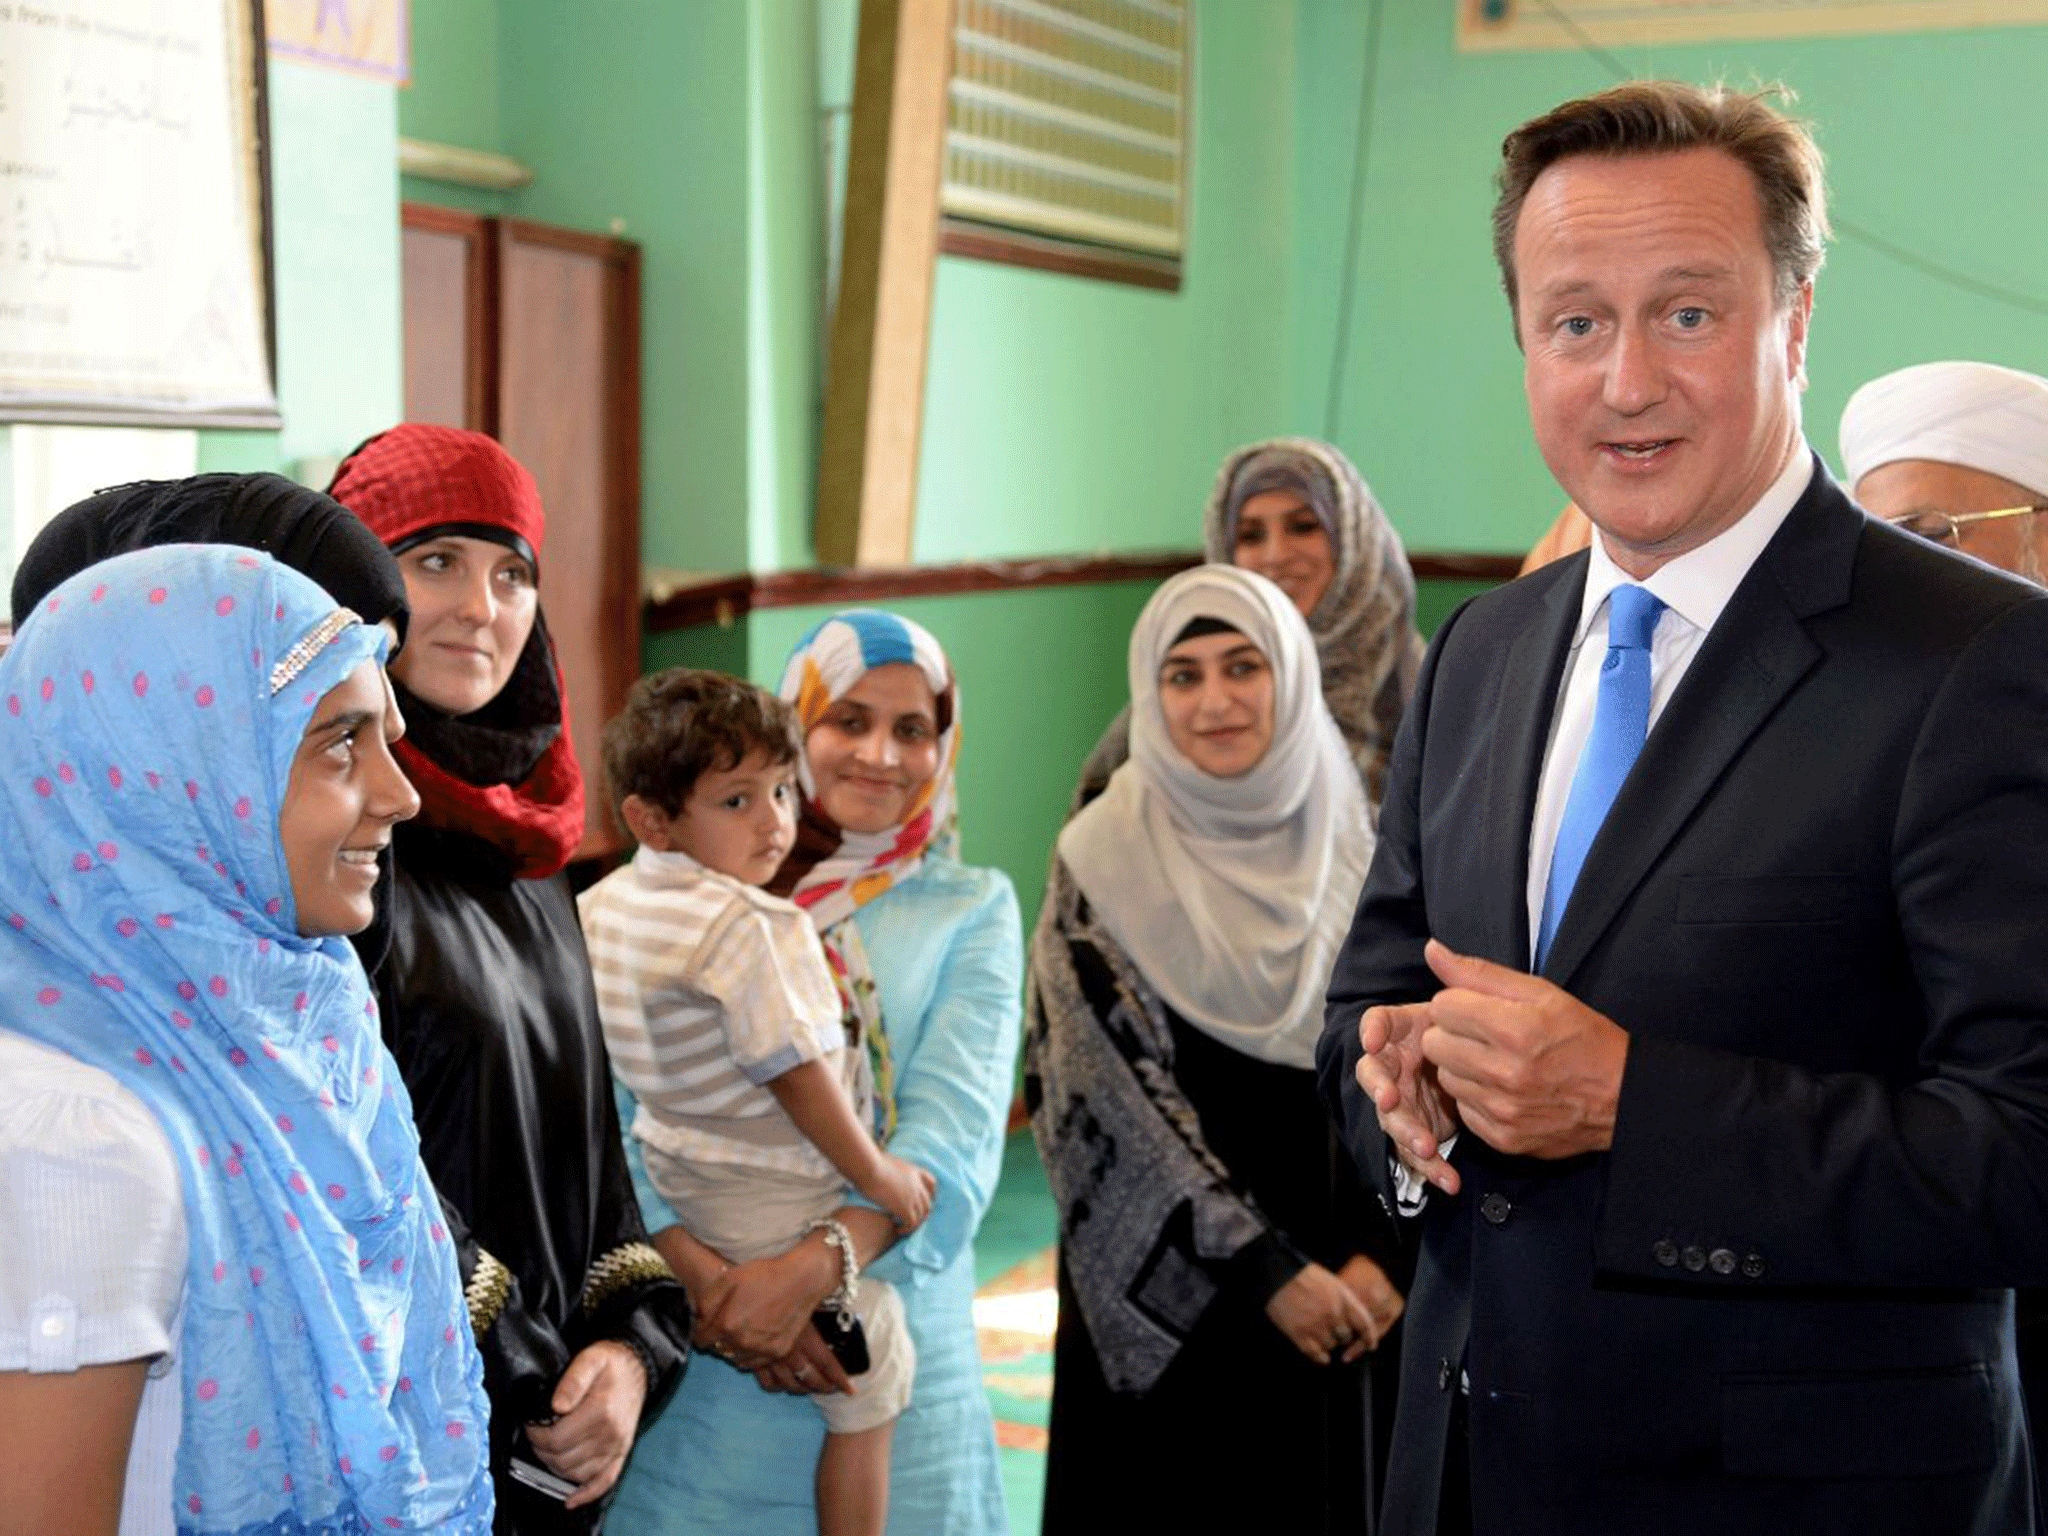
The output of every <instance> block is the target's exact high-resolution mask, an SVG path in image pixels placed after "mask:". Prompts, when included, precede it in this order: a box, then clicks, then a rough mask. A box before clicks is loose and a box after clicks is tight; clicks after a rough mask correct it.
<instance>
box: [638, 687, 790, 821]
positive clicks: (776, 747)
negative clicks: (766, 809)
mask: <svg viewBox="0 0 2048 1536" xmlns="http://www.w3.org/2000/svg"><path fill="white" fill-rule="evenodd" d="M603 741H604V771H605V777H606V778H607V779H609V780H610V781H611V791H612V804H613V806H614V807H617V806H619V805H622V804H623V803H624V802H625V799H626V797H627V796H628V795H638V796H639V797H640V798H641V799H643V800H646V801H648V802H649V803H651V804H653V805H655V806H657V807H659V808H660V810H661V812H662V814H664V815H667V816H674V815H677V814H679V813H680V812H681V811H682V809H683V802H684V801H686V800H688V799H689V798H690V791H691V790H692V789H694V788H695V787H696V785H697V781H698V780H699V779H701V778H702V777H704V775H705V774H707V773H723V772H725V771H726V770H728V769H731V768H737V767H738V766H739V765H740V763H741V762H742V761H743V760H744V759H745V758H746V756H747V754H748V753H749V752H752V751H754V750H756V749H757V748H758V749H759V750H761V751H763V752H766V753H767V754H768V758H769V761H770V762H774V763H793V762H795V761H796V759H797V752H798V750H799V742H800V738H799V736H798V734H797V727H796V711H794V710H792V709H791V708H790V707H789V706H788V705H787V704H785V703H783V702H782V700H780V699H778V698H777V697H775V695H774V694H772V693H769V692H768V691H767V690H766V689H764V688H757V687H755V686H754V685H753V684H752V683H750V682H748V681H746V679H744V678H739V677H728V676H727V675H726V674H725V673H723V672H706V671H703V670H702V669H700V668H697V667H670V668H669V669H668V670H667V671H666V672H656V673H654V674H652V675H651V676H648V677H643V678H641V679H640V681H638V682H637V683H635V684H634V685H633V688H632V691H631V692H630V693H628V694H627V695H626V707H625V708H624V709H622V710H620V711H619V713H618V714H617V715H615V716H613V717H612V718H611V719H610V720H609V721H607V722H606V723H605V728H604V738H603Z"/></svg>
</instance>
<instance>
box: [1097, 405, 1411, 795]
mask: <svg viewBox="0 0 2048 1536" xmlns="http://www.w3.org/2000/svg"><path fill="white" fill-rule="evenodd" d="M1202 544H1203V551H1204V557H1205V558H1207V559H1209V560H1212V561H1215V562H1217V563H1218V564H1224V565H1235V566H1241V567H1242V568H1244V569H1245V570H1249V571H1257V572H1258V573H1259V574H1260V575H1261V576H1265V577H1267V578H1269V579H1270V580H1272V581H1273V582H1274V583H1275V584H1276V585H1277V586H1278V587H1279V588H1280V590H1281V591H1282V592H1284V593H1285V594H1286V595H1287V598H1288V600H1289V601H1290V602H1291V603H1292V604H1293V605H1294V607H1295V608H1296V609H1297V610H1298V611H1299V612H1300V614H1301V616H1302V617H1303V618H1304V619H1305V620H1307V622H1308V632H1309V634H1310V636H1311V637H1312V640H1313V644H1314V648H1315V655H1316V657H1317V659H1318V660H1319V661H1320V662H1321V664H1322V689H1323V700H1324V702H1325V703H1327V704H1328V705H1329V706H1330V715H1331V717H1332V718H1333V719H1334V720H1335V721H1336V722H1337V729H1338V730H1339V731H1340V732H1342V733H1343V738H1344V745H1345V748H1346V750H1347V751H1348V752H1349V754H1350V757H1351V760H1352V763H1353V764H1354V766H1355V767H1356V768H1357V771H1358V778H1359V782H1360V783H1362V784H1363V785H1364V786H1365V793H1366V798H1367V801H1368V803H1369V804H1370V806H1371V808H1372V811H1373V812H1374V813H1376V812H1377V811H1378V809H1379V797H1380V793H1381V791H1382V790H1383V789H1384V788H1385V787H1386V781H1387V759H1388V757H1389V755H1390V754H1391V753H1392V752H1393V749H1394V731H1395V728H1396V727H1398V726H1399V725H1400V723H1401V711H1402V710H1403V709H1405V708H1406V707H1407V704H1408V695H1409V694H1410V693H1411V692H1413V691H1414V688H1415V670H1416V668H1417V667H1418V666H1419V665H1420V664H1421V662H1422V636H1421V635H1419V634H1417V633H1416V630H1415V577H1414V575H1413V573H1412V572H1411V571H1410V570H1409V568H1408V554H1407V551H1406V550H1404V549H1403V548H1402V547H1401V536H1400V535H1399V534H1398V533H1396V532H1394V525H1393V523H1392V522H1391V521H1389V520H1388V518H1387V514H1386V512H1385V511H1384V510H1382V508H1381V507H1380V504H1379V502H1378V501H1377V500H1375V499H1374V497H1373V494H1372V491H1371V489H1370V488H1369V487H1368V486H1367V485H1366V483H1365V480H1364V478H1363V477H1362V476H1361V475H1360V474H1359V473H1358V468H1357V466H1356V465H1354V464H1353V463H1352V462H1351V461H1350V460H1349V459H1348V458H1346V457H1345V456H1344V455H1343V453H1342V452H1341V451H1339V450H1338V449H1337V448H1336V447H1335V446H1334V445H1332V444H1330V443H1325V442H1319V441H1317V440H1316V439H1314V438H1309V437H1274V438H1268V439H1266V440H1265V441H1263V442H1257V443H1248V444H1247V445H1245V446H1244V447H1242V448H1239V449H1237V450H1236V451H1234V452H1233V453H1231V454H1230V456H1229V457H1228V458H1226V459H1224V461H1223V467H1222V468H1221V469H1219V470H1218V471H1217V472H1216V484H1215V488H1214V489H1213V490H1212V491H1211V492H1210V493H1209V503H1208V506H1207V507H1206V508H1205V509H1204V511H1203V514H1202ZM1129 753H1130V714H1129V711H1126V712H1125V713H1123V714H1121V715H1118V716H1117V717H1116V718H1115V719H1114V720H1112V721H1111V722H1110V723H1109V726H1108V728H1107V729H1106V730H1104V732H1103V733H1102V738H1101V740H1099V741H1097V742H1096V744H1095V746H1094V748H1093V749H1092V750H1091V751H1090V752H1089V754H1088V756H1087V759H1086V760H1085V761H1084V762H1083V763H1082V764H1081V782H1080V783H1079V785H1077V786H1076V788H1075V791H1074V806H1075V807H1076V808H1078V807H1080V806H1081V805H1083V804H1085V803H1086V802H1088V801H1090V800H1093V799H1094V798H1095V797H1096V796H1097V795H1099V794H1101V793H1102V786H1103V785H1104V784H1106V783H1107V782H1108V781H1109V776H1110V774H1112V773H1113V772H1115V771H1116V769H1117V768H1118V767H1119V766H1121V765H1122V763H1123V761H1124V759H1125V758H1126V757H1127V756H1128V755H1129Z"/></svg>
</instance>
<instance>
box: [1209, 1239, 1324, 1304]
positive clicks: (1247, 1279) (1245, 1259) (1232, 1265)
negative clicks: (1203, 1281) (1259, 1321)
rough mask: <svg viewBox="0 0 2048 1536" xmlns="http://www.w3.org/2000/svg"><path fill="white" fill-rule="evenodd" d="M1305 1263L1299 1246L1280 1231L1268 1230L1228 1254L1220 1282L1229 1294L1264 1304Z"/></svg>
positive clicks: (1306, 1265) (1298, 1271)
mask: <svg viewBox="0 0 2048 1536" xmlns="http://www.w3.org/2000/svg"><path fill="white" fill-rule="evenodd" d="M1308 1266H1309V1259H1308V1257H1307V1255H1305V1254H1304V1253H1302V1251H1301V1250H1300V1249H1299V1248H1296V1247H1295V1246H1294V1244H1292V1243H1290V1242H1289V1241H1288V1240H1287V1239H1286V1237H1284V1236H1283V1235H1282V1234H1280V1233H1278V1232H1273V1231H1267V1232H1263V1233H1261V1234H1260V1235H1259V1236H1257V1237H1255V1238H1253V1239H1252V1240H1251V1241H1250V1242H1248V1243H1246V1244H1245V1245H1244V1246H1243V1247H1242V1248H1240V1249H1238V1250H1237V1252H1236V1253H1234V1254H1232V1255H1231V1256H1230V1262H1229V1264H1228V1265H1227V1266H1226V1268H1225V1275H1224V1281H1223V1284H1224V1288H1225V1289H1226V1290H1228V1291H1229V1292H1230V1293H1231V1294H1232V1295H1236V1296H1242V1297H1244V1298H1245V1299H1246V1300H1247V1301H1251V1302H1255V1303H1257V1304H1258V1305H1259V1306H1264V1305H1265V1304H1266V1303H1267V1302H1268V1301H1270V1300H1272V1299H1273V1293H1274V1292H1275V1291H1277V1290H1279V1289H1280V1287H1281V1286H1283V1285H1285V1284H1286V1283H1287V1282H1288V1281H1290V1280H1292V1279H1293V1278H1294V1277H1295V1276H1296V1275H1298V1274H1300V1273H1301V1272H1302V1271H1303V1270H1304V1269H1306V1268H1308Z"/></svg>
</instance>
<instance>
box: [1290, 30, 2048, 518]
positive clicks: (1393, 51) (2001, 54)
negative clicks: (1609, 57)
mask: <svg viewBox="0 0 2048 1536" xmlns="http://www.w3.org/2000/svg"><path fill="white" fill-rule="evenodd" d="M1374 9H1376V10H1377V13H1378V47H1379V51H1378V56H1377V59H1376V65H1375V69H1374V76H1373V79H1374V87H1373V90H1372V93H1371V101H1370V106H1369V110H1368V116H1367V130H1368V145H1369V152H1368V157H1367V174H1366V180H1365V201H1364V205H1363V206H1364V218H1363V223H1362V230H1363V238H1362V241H1361V254H1360V259H1359V261H1358V264H1357V269H1356V271H1357V285H1358V286H1357V294H1356V311H1355V314H1354V317H1353V324H1352V325H1351V327H1350V328H1349V332H1348V339H1347V342H1346V351H1347V361H1346V365H1345V367H1344V369H1343V371H1342V375H1341V386H1342V387H1341V409H1340V412H1339V414H1338V416H1337V418H1336V421H1335V425H1334V430H1332V431H1331V433H1330V435H1331V436H1333V437H1334V438H1335V439H1336V440H1337V441H1338V442H1340V443H1341V444H1342V445H1343V446H1344V447H1345V448H1346V449H1347V450H1348V451H1349V452H1350V453H1351V454H1352V455H1353V456H1354V457H1355V458H1356V459H1357V460H1358V462H1359V464H1360V465H1361V466H1363V467H1364V468H1365V470H1366V473H1367V476H1368V478H1370V479H1371V481H1372V482H1373V485H1374V487H1375V489H1376V490H1377V491H1378V492H1379V493H1380V496H1381V499H1382V500H1383V502H1384V503H1385V504H1386V506H1387V508H1388V510H1389V512H1390V513H1391V514H1392V516H1393V517H1394V520H1395V522H1396V523H1397V524H1398V525H1399V527H1400V528H1401V531H1402V534H1403V536H1404V537H1405V538H1406V539H1407V540H1408V542H1409V543H1410V545H1411V546H1413V547H1416V548H1421V549H1479V550H1497V549H1504V548H1505V549H1514V548H1520V547H1523V546H1526V545H1527V544H1529V543H1532V542H1533V541H1534V540H1535V538H1536V536H1537V534H1538V533H1539V532H1540V531H1541V530H1542V529H1543V527H1544V526H1545V525H1546V524H1547V523H1548V522H1549V520H1550V519H1551V517H1552V516H1554V515H1555V513H1556V511H1557V508H1558V506H1559V505H1560V504H1561V502H1562V500H1563V498H1562V495H1561V493H1560V492H1559V491H1558V489H1557V487H1556V485H1555V484H1554V483H1553V482H1552V481H1551V480H1550V477H1549V475H1548V474H1547V473H1546V472H1545V470H1544V468H1543V465H1542V462H1541V460H1540V459H1539V458H1538V457H1537V455H1536V451H1535V448H1534V447H1533V445H1532V444H1531V442H1530V439H1529V431H1528V424H1527V416H1526V413H1525V410H1524V406H1523V401H1522V394H1521V361H1520V357H1519V355H1518V354H1517V353H1516V351H1515V348H1514V343H1513V339H1512V336H1511V334H1510V331H1509V327H1508V320H1507V310H1506V305H1505V301H1504V300H1503V298H1502V297H1501V294H1500V289H1499V280H1498V278H1497V276H1496V274H1495V271H1494V267H1493V262H1492V257H1491V254H1490V249H1489V239H1490V236H1489V233H1488V229H1487V219H1488V214H1489V210H1490V208H1491V203H1492V189H1491V181H1490V179H1491V176H1492V174H1493V167H1494V164H1495V161H1496V159H1497V157H1498V154H1499V144H1500V139H1501V136H1502V135H1503V134H1504V133H1505V132H1506V131H1507V130H1508V129H1509V128H1511V127H1513V126H1514V125H1515V124H1516V123H1517V122H1520V121H1522V120H1524V119H1526V118H1527V117H1530V116H1532V115H1534V114H1536V113H1538V112H1540V111H1543V110H1545V109H1546V108H1548V107H1550V106H1552V105H1554V104H1556V103H1557V102H1559V101H1562V100H1565V99H1566V98H1568V97H1571V96H1574V95H1578V94H1582V93H1584V92H1587V91H1591V90H1596V89H1599V88H1601V87H1602V86H1605V85H1607V84H1609V83H1611V82H1612V81H1613V80H1614V79H1615V74H1614V72H1613V70H1612V69H1611V68H1610V67H1609V65H1608V64H1607V63H1606V62H1604V61H1603V60H1601V59H1599V58H1595V57H1592V56H1590V55H1587V54H1582V53H1542V54H1501V55H1491V54H1460V53H1458V52H1457V51H1456V50H1455V49H1454V47H1453V39H1452V13H1451V8H1450V7H1447V6H1428V5H1411V4H1405V3H1391V0H1380V3H1379V4H1378V5H1377V7H1369V6H1368V5H1367V4H1365V3H1362V0H1297V11H1298V15H1299V23H1298V41H1299V45H1300V46H1299V50H1298V54H1297V59H1298V68H1297V73H1296V80H1297V89H1296V93H1295V101H1296V108H1297V124H1296V129H1295V145H1296V150H1297V153H1298V154H1299V156H1300V164H1299V184H1300V186H1301V187H1302V189H1303V192H1302V195H1301V198H1300V203H1299V208H1300V217H1299V219H1298V221H1297V223H1296V225H1295V228H1294V230H1293V239H1294V241H1295V251H1296V261H1297V265H1296V269H1295V270H1296V275H1297V293H1296V295H1295V299H1296V304H1295V329H1294V354H1295V368H1294V378H1295V380H1296V384H1297V391H1298V392H1297V397H1296V398H1297V403H1298V406H1299V411H1298V414H1300V415H1302V416H1304V417H1308V418H1311V419H1314V420H1318V421H1326V420H1328V417H1327V411H1328V408H1329V404H1330V390H1329V375H1330V369H1331V360H1332V356H1333V353H1335V351H1336V350H1337V348H1338V344H1339V339H1340V338H1339V335H1338V332H1337V327H1336V321H1337V316H1338V311H1339V303H1338V294H1339V291H1340V286H1341V278H1342V251H1343V249H1344V240H1345V233H1346V217H1347V213H1348V201H1347V200H1348V196H1349V188H1350V181H1351V174H1352V166H1353V163H1354V162H1353V145H1354V143H1355V140H1356V129H1357V123H1358V100H1359V83H1360V76H1361V73H1362V72H1363V69H1364V66H1365V62H1366V59H1367V57H1368V49H1367V45H1368V42H1369V40H1370V39H1371V37H1372V32H1373V27H1372V22H1373V11H1374ZM1613 57H1614V58H1615V59H1616V60H1617V61H1618V63H1619V65H1620V66H1621V67H1622V68H1623V69H1625V70H1627V71H1628V72H1630V73H1635V74H1642V75H1653V76H1665V77H1678V78H1684V79H1693V80H1710V79H1717V78H1726V79H1728V80H1731V81H1734V82H1736V83H1742V84H1748V83H1752V82H1758V81H1770V80H1782V81H1784V82H1786V83H1788V84H1790V85H1792V86H1793V87H1794V88H1795V89H1796V90H1797V91H1798V92H1799V96H1800V101H1799V107H1798V110H1799V111H1800V112H1801V113H1803V114H1804V115H1806V116H1808V117H1810V118H1811V119H1813V120H1814V122H1815V123H1816V127H1817V131H1818V134H1819V137H1820V141H1821V145H1822V147H1823V149H1824V150H1825V151H1826V153H1827V156H1828V160H1829V172H1830V182H1831V186H1832V190H1833V196H1834V211H1835V213H1836V215H1837V217H1838V219H1839V220H1840V221H1841V224H1840V227H1838V231H1837V238H1836V240H1835V242H1834V245H1833V248H1832V250H1831V251H1830V254H1829V257H1828V263H1827V266H1826V268H1825V269H1824V270H1823V272H1822V273H1821V277H1820V282H1819V285H1818V290H1817V293H1818V301H1817V305H1816V308H1815V313H1814V325H1813V339H1812V350H1811V356H1810V360H1809V373H1810V375H1811V388H1810V389H1809V391H1808V395H1807V403H1806V414H1807V426H1808V432H1809V435H1810V437H1811V438H1812V440H1813V442H1814V444H1815V446H1816V447H1818V448H1819V449H1820V450H1821V451H1822V452H1823V453H1824V454H1825V455H1826V456H1827V457H1828V458H1829V459H1830V460H1831V461H1832V460H1833V459H1834V458H1835V452H1836V441H1835V428H1836V424H1837V422H1838V421H1839V419H1840V416H1841V408H1842V405H1843V404H1844V402H1845V401H1846V400H1847V398H1848V396H1849V394H1850V392H1851V391H1852V390H1854V389H1855V387H1856V386H1857V385H1858V384H1860V383H1861V382H1863V381H1864V380H1865V379H1868V378H1870V377H1872V376H1874V375H1876V374H1878V373H1882V372H1884V371H1886V370H1889V369H1892V368H1896V367H1900V366H1903V365H1905V364H1907V363H1913V362H1922V361H1927V360H1929V359H1933V358H1941V357H1974V358H1983V359H1987V360H1990V361H1995V362H2004V363H2009V364H2012V365H2014V366H2017V367H2023V368H2031V369H2035V370H2040V369H2042V368H2043V367H2044V366H2048V284H2044V283H2043V281H2042V280H2041V277H2040V272H2041V264H2040V262H2039V260H2038V257H2037V253H2038V251H2039V250H2040V249H2041V248H2042V246H2043V243H2044V241H2048V198H2043V197H2041V196H2040V195H2038V194H2039V191H2040V177H2039V174H2038V172H2037V171H2036V170H2035V168H2034V157H2033V156H2032V155H2031V153H2030V152H2029V151H2028V149H2027V146H2029V145H2031V144H2033V143H2035V142H2036V141H2037V140H2038V139H2039V137H2040V130H2039V127H2038V124H2037V123H2036V122H2035V120H2034V119H2035V117H2036V113H2035V111H2034V108H2033V105H2032V102H2031V95H2032V92H2033V90H2034V82H2036V81H2038V80H2039V79H2040V77H2041V75H2042V74H2043V72H2044V71H2048V28H2042V27H2013V28H2004V29H1993V30H1982V31H1959V32H1938V33H1925V34H1906V35H1888V36H1872V37H1853V38H1825V39H1798V40H1790V41H1777V42H1768V43H1765V42H1741V43H1722V44H1715V45H1713V46H1690V47H1658V48H1621V49H1615V50H1613ZM1851 225H1853V226H1856V228H1854V229H1852V228H1850V227H1849V226H1851ZM1858 229H1867V230H1870V231H1874V232H1875V233H1876V234H1878V235H1879V236H1881V237H1882V238H1883V239H1884V240H1886V241H1889V242H1892V243H1895V244H1897V245H1899V246H1902V247H1905V248H1907V249H1909V250H1910V251H1912V252H1914V253H1916V254H1917V255H1919V256H1921V257H1923V258H1927V259H1930V260H1932V261H1934V262H1937V263H1940V264H1945V265H1947V266H1950V267H1953V268H1956V269H1959V270H1960V271H1961V272H1963V273H1965V274H1967V275H1968V276H1970V277H1972V278H1974V279H1977V280H1979V281H1981V282H1984V283H1989V284H1994V285H2001V286H2004V287H2007V288H2011V289H2015V290H2018V291H2019V292H2020V293H2022V294H2023V295H2026V296H2028V297H2029V298H2030V299H2031V301H2032V302H2031V305H2028V304H2014V303H2010V302H2002V301H1999V300H1995V299H1990V298H1986V297H1982V296H1979V295H1976V294H1972V293H1968V292H1965V291H1962V290H1960V289H1959V288H1957V287H1956V286H1955V285H1953V284H1952V283H1950V282H1947V281H1943V280H1940V279H1937V278H1934V277H1930V276H1928V275H1926V274H1925V273H1923V272H1920V271H1916V270H1915V269H1914V268H1912V267H1911V266H1908V265H1906V264H1903V263H1902V262H1900V261H1899V260H1897V259H1895V258H1894V257H1892V256H1890V255H1887V254H1884V253H1883V252H1881V251H1880V250H1879V249H1877V248H1876V247H1875V246H1874V245H1873V244H1872V243H1871V242H1869V241H1868V240H1866V239H1864V238H1861V237H1860V236H1859V234H1858V232H1857V231H1858Z"/></svg>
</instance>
